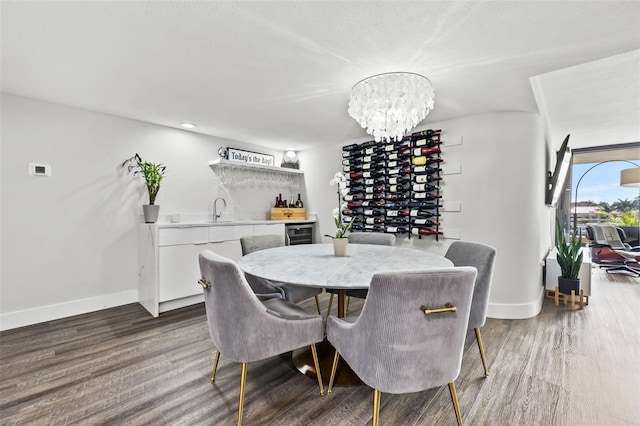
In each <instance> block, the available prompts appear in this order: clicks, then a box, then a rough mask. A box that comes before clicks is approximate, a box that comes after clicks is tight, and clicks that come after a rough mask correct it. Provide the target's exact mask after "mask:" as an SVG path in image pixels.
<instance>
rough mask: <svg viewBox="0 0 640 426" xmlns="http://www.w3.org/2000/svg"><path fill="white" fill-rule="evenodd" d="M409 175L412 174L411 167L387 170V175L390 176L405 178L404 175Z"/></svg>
mask: <svg viewBox="0 0 640 426" xmlns="http://www.w3.org/2000/svg"><path fill="white" fill-rule="evenodd" d="M409 173H411V168H410V167H405V168H398V169H389V170H387V174H388V175H402V176H404V175H408V174H409Z"/></svg>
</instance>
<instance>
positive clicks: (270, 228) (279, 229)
mask: <svg viewBox="0 0 640 426" xmlns="http://www.w3.org/2000/svg"><path fill="white" fill-rule="evenodd" d="M253 232H254V234H255V235H269V234H280V235H284V225H283V224H282V223H273V224H264V225H254V230H253Z"/></svg>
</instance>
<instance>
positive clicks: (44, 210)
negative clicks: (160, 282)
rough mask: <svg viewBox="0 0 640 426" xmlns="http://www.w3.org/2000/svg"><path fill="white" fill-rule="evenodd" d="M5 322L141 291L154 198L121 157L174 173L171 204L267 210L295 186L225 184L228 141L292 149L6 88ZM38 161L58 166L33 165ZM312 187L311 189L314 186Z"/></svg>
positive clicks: (181, 209)
mask: <svg viewBox="0 0 640 426" xmlns="http://www.w3.org/2000/svg"><path fill="white" fill-rule="evenodd" d="M1 101H2V129H1V140H2V146H1V147H2V157H1V166H0V171H1V173H2V174H1V177H2V179H1V193H0V194H1V199H0V202H1V204H0V205H1V206H2V215H1V217H0V218H1V220H2V222H1V226H0V232H1V235H2V240H1V248H0V253H1V254H2V257H1V258H0V260H1V262H0V314H1V316H0V321H1V322H0V328H1V329H7V328H13V327H16V326H21V325H25V324H30V323H37V322H41V321H46V320H51V319H54V318H59V317H64V316H69V315H74V314H78V313H82V312H88V311H92V310H97V309H101V308H104V307H110V306H116V305H120V304H124V303H131V302H135V301H137V262H138V259H137V256H138V254H137V253H138V251H137V244H138V242H137V234H136V225H137V223H138V221H139V220H140V214H141V205H142V204H146V203H147V202H148V198H147V195H146V189H145V187H144V185H143V184H142V181H141V180H139V178H134V177H132V176H131V175H129V174H127V173H125V172H124V170H123V169H122V168H120V167H119V165H120V164H121V163H122V161H123V160H125V159H126V158H129V157H131V156H132V155H133V154H134V153H136V152H137V153H139V154H140V155H141V156H142V158H143V159H144V160H149V161H153V162H161V163H164V164H165V165H166V166H167V175H166V177H165V180H164V184H163V186H162V188H161V190H160V192H159V194H158V198H157V200H156V203H157V204H159V205H160V209H161V214H170V213H189V214H200V213H207V212H211V211H212V201H213V199H214V197H216V196H220V195H222V196H225V197H226V198H227V200H228V201H229V209H230V211H233V210H235V212H236V213H245V214H246V213H250V214H254V215H258V216H259V217H256V218H259V219H264V218H265V215H266V212H267V211H268V209H269V207H270V206H271V203H272V202H273V200H274V198H275V196H276V195H277V193H278V192H282V193H283V195H285V194H286V195H287V196H290V195H291V191H289V189H288V188H281V187H278V186H274V187H269V186H264V185H263V186H261V187H260V188H259V191H256V190H255V188H248V187H244V188H234V189H229V188H225V187H223V186H222V185H220V183H219V179H217V177H216V176H215V175H214V173H213V172H212V171H211V169H210V168H209V166H208V161H209V160H213V159H216V158H219V156H218V154H217V151H218V148H219V147H220V146H232V147H236V148H241V149H248V150H253V151H256V152H263V153H267V154H274V155H275V156H276V163H277V164H279V163H280V161H281V158H282V155H281V154H282V153H278V152H269V151H268V150H265V149H264V148H261V147H260V148H259V147H252V146H251V145H247V144H242V143H238V142H233V141H228V140H223V139H216V138H212V137H208V136H203V135H199V134H196V133H192V132H186V131H182V130H177V129H172V128H168V127H162V126H156V125H152V124H148V123H143V122H139V121H134V120H129V119H123V118H119V117H114V116H110V115H106V114H99V113H94V112H89V111H86V110H80V109H75V108H70V107H65V106H61V105H56V104H51V103H47V102H40V101H34V100H31V99H26V98H21V97H16V96H10V95H4V94H3V95H2V98H1ZM31 162H36V163H46V164H51V165H52V176H51V177H32V176H29V175H28V164H29V163H31ZM302 192H303V196H304V197H306V194H304V191H302Z"/></svg>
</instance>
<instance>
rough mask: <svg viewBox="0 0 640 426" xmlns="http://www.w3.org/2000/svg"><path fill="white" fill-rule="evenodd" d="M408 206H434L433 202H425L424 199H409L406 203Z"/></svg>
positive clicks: (419, 207)
mask: <svg viewBox="0 0 640 426" xmlns="http://www.w3.org/2000/svg"><path fill="white" fill-rule="evenodd" d="M407 206H408V207H411V208H418V209H421V208H434V204H433V203H427V202H426V201H409V202H408V203H407Z"/></svg>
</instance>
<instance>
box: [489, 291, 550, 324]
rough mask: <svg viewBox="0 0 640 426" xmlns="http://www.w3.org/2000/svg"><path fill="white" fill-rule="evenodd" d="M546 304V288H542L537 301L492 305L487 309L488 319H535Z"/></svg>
mask: <svg viewBox="0 0 640 426" xmlns="http://www.w3.org/2000/svg"><path fill="white" fill-rule="evenodd" d="M543 302H544V287H540V293H539V294H538V297H536V299H535V300H532V301H531V302H528V303H520V304H517V305H514V304H508V305H507V304H501V303H491V302H489V306H488V308H487V317H489V318H499V319H527V318H533V317H535V316H536V315H538V314H539V313H540V311H541V310H542V303H543Z"/></svg>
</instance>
